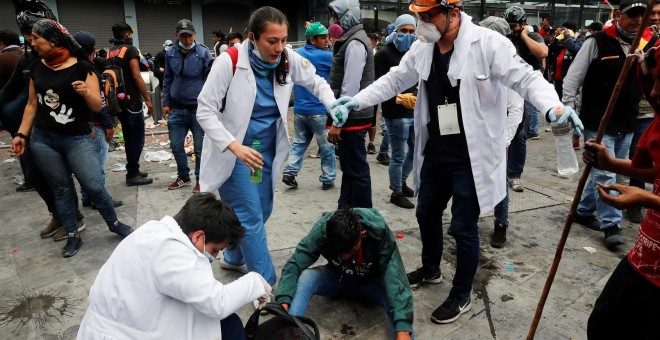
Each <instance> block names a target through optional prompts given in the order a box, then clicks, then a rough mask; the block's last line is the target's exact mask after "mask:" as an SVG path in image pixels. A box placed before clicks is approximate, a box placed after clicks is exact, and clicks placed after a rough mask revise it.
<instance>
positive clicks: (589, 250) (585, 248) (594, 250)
mask: <svg viewBox="0 0 660 340" xmlns="http://www.w3.org/2000/svg"><path fill="white" fill-rule="evenodd" d="M582 249H584V250H586V251H588V252H589V254H594V253H596V252H597V250H596V248H594V247H582Z"/></svg>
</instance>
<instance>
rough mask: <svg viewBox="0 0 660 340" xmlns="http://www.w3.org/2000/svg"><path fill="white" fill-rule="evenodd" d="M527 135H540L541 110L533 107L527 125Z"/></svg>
mask: <svg viewBox="0 0 660 340" xmlns="http://www.w3.org/2000/svg"><path fill="white" fill-rule="evenodd" d="M527 133H528V134H529V135H538V134H539V110H538V109H537V108H535V107H533V106H532V114H531V115H530V116H529V124H528V125H527Z"/></svg>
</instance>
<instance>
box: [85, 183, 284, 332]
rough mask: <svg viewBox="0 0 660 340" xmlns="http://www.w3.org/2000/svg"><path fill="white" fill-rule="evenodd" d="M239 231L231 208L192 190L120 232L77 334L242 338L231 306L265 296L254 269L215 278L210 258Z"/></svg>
mask: <svg viewBox="0 0 660 340" xmlns="http://www.w3.org/2000/svg"><path fill="white" fill-rule="evenodd" d="M242 235H243V228H242V227H241V224H240V222H239V221H238V218H237V217H236V214H234V211H233V209H231V208H230V207H229V206H227V205H226V204H224V203H223V202H222V201H220V200H218V199H216V197H215V195H213V194H212V193H201V194H194V195H193V196H192V197H191V198H190V199H188V201H187V202H186V204H185V205H184V206H183V208H181V210H180V211H179V213H177V214H176V215H174V217H170V216H165V217H164V218H163V219H162V220H160V221H149V222H147V223H146V224H144V225H143V226H142V227H140V228H139V229H137V230H136V231H135V232H134V233H133V234H132V235H131V236H130V237H127V238H125V239H124V240H123V241H122V242H121V243H120V244H119V245H118V246H117V248H116V249H115V251H114V252H113V253H112V255H111V256H110V258H109V259H108V261H107V262H106V263H105V264H104V265H103V267H102V268H101V270H100V271H99V274H98V276H97V277H96V281H95V282H94V285H93V286H92V288H91V290H90V293H89V308H87V312H86V313H85V317H84V318H83V321H82V323H81V324H80V329H79V331H78V339H85V340H90V339H143V340H144V339H159V340H160V339H177V340H178V339H190V340H192V339H232V340H233V339H245V331H244V329H243V324H242V323H241V320H240V318H238V316H237V315H236V314H234V313H235V312H236V310H238V309H239V308H241V307H242V306H243V305H245V304H247V303H250V302H252V301H253V300H255V299H260V301H263V302H265V299H266V297H267V296H268V295H269V294H270V292H271V287H270V285H269V284H268V283H266V281H265V280H264V279H263V278H262V277H261V276H260V275H259V274H257V273H254V272H251V273H248V274H246V275H244V276H243V277H241V278H239V279H238V280H236V281H234V282H232V283H229V284H226V285H224V284H222V283H220V282H218V281H217V280H216V279H215V278H214V277H213V271H212V269H211V262H212V261H213V260H214V259H215V257H216V256H217V255H218V252H220V251H221V250H222V249H224V248H225V247H227V246H231V245H233V244H236V243H237V242H238V241H239V239H240V238H241V236H242Z"/></svg>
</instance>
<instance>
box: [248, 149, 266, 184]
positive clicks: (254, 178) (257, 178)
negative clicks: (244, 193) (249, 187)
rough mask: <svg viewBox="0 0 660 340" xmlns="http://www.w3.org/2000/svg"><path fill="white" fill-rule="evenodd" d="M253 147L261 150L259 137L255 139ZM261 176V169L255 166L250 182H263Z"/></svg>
mask: <svg viewBox="0 0 660 340" xmlns="http://www.w3.org/2000/svg"><path fill="white" fill-rule="evenodd" d="M252 148H253V149H254V150H255V151H257V152H259V150H260V149H261V142H260V141H259V140H258V139H255V140H253V141H252ZM261 176H262V173H261V169H258V168H254V171H253V172H252V174H250V183H255V184H259V183H261V181H262V179H263V178H262V177H261Z"/></svg>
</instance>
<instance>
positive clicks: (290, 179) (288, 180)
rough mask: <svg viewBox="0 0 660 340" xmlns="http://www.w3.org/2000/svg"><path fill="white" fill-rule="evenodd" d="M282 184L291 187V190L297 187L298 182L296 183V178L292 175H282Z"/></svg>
mask: <svg viewBox="0 0 660 340" xmlns="http://www.w3.org/2000/svg"><path fill="white" fill-rule="evenodd" d="M282 183H284V184H286V185H288V186H290V187H292V188H297V187H298V182H296V176H294V175H287V174H284V176H282Z"/></svg>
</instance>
